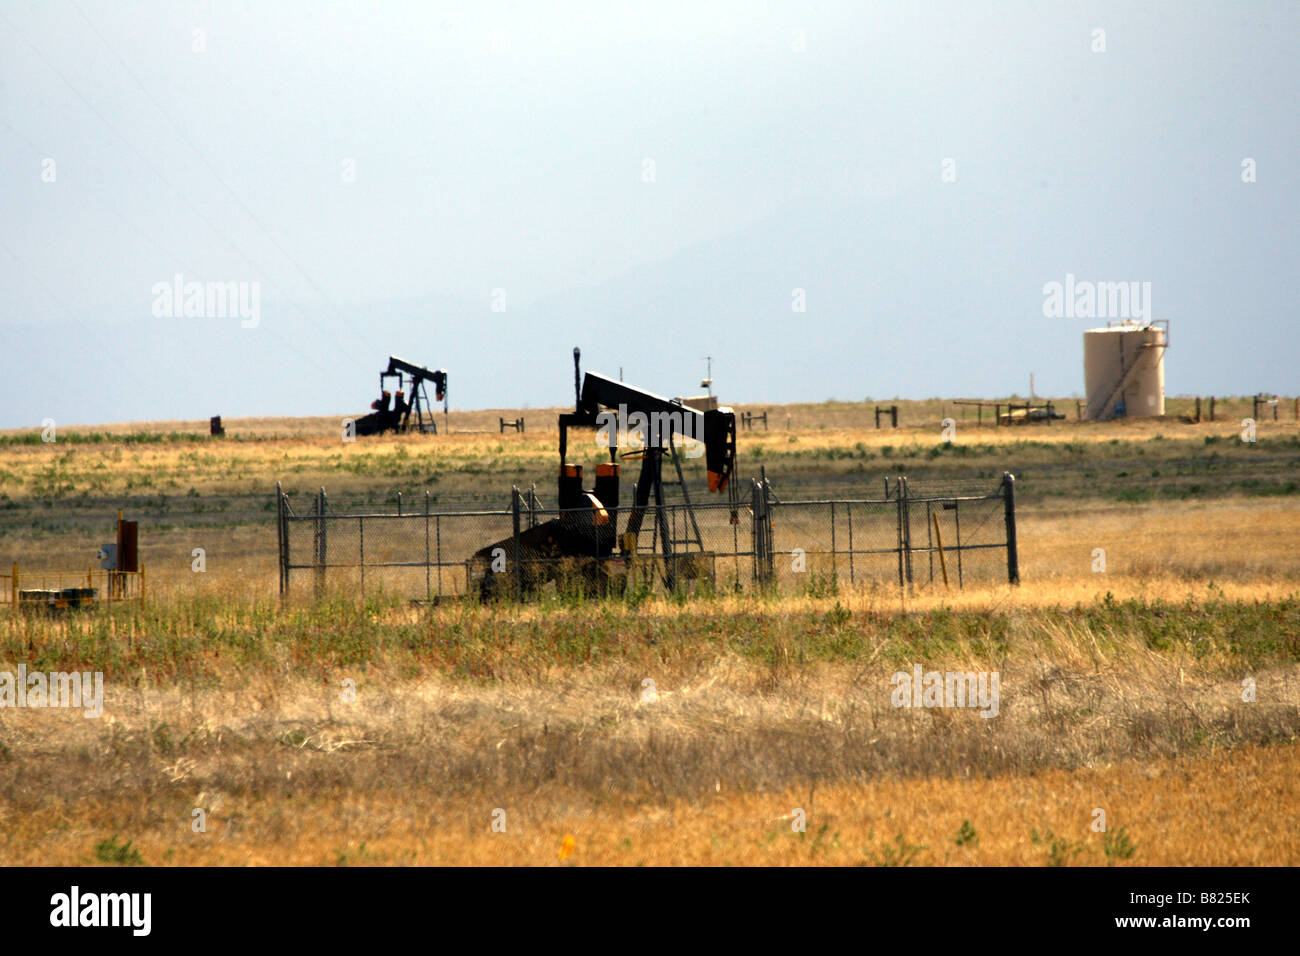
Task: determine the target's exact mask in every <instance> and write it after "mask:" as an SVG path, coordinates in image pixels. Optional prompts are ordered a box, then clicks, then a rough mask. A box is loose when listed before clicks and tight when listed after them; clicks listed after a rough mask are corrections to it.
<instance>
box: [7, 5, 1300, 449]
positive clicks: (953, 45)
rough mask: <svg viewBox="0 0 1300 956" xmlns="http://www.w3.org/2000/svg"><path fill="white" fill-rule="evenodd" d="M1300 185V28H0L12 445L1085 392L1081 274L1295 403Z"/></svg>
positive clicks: (1196, 368)
mask: <svg viewBox="0 0 1300 956" xmlns="http://www.w3.org/2000/svg"><path fill="white" fill-rule="evenodd" d="M1298 165H1300V4H1296V3H1294V2H1277V3H1268V2H1245V3H1226V2H1225V3H1218V4H1195V3H1185V2H1182V3H1142V4H1138V3H1116V4H1105V3H1065V2H1042V3H1021V4H1017V3H1007V4H996V5H992V4H990V5H985V4H982V3H978V2H974V0H963V2H953V3H897V4H867V3H847V4H835V3H823V2H818V3H777V2H773V3H756V2H753V0H750V2H738V3H703V2H700V0H694V2H686V3H667V2H654V3H647V4H618V3H609V2H605V3H591V4H579V3H573V4H559V3H546V2H533V3H519V4H492V3H484V2H474V3H466V4H450V3H448V4H441V3H433V2H413V3H402V4H399V3H380V2H376V3H366V4H362V3H355V4H351V3H329V4H325V3H314V4H313V3H294V2H286V0H274V2H221V3H216V2H211V3H179V2H167V3H163V2H157V3H153V2H130V3H126V2H120V3H101V2H94V0H37V2H29V0H0V183H2V184H3V188H2V189H0V290H2V291H3V295H2V296H0V383H3V384H0V395H2V396H3V402H2V403H0V427H25V426H37V425H39V423H40V421H41V420H42V419H44V418H54V419H56V421H58V422H59V423H60V424H63V423H68V424H72V423H88V422H101V421H102V422H108V421H130V420H147V419H160V418H200V417H206V416H208V415H212V414H223V415H225V416H227V417H236V416H241V415H311V414H320V415H325V414H349V413H357V412H362V411H365V410H366V406H367V405H368V403H369V401H370V400H371V398H373V397H374V393H375V392H376V390H377V373H378V372H379V371H380V370H381V368H382V367H383V366H384V365H385V364H386V362H387V357H388V355H389V354H397V355H401V356H404V357H405V358H408V359H410V360H412V361H415V362H417V363H420V364H425V365H429V366H431V367H445V368H447V369H448V370H449V373H450V392H451V402H452V406H453V407H454V408H488V407H516V406H523V405H531V406H538V405H541V406H548V405H559V404H563V403H565V402H568V401H570V400H571V397H572V386H571V382H572V376H571V366H570V358H569V356H570V352H571V349H572V347H573V346H574V345H581V346H582V348H583V352H584V363H585V364H586V366H587V367H588V368H591V369H593V370H596V371H602V372H605V373H607V374H617V372H618V370H619V368H623V369H624V374H625V378H627V380H628V381H631V382H634V383H635V384H639V385H642V386H644V387H647V388H650V389H651V390H653V391H657V392H661V393H666V394H684V393H692V392H695V391H697V390H698V388H697V386H698V382H699V379H700V378H701V377H702V376H703V374H704V371H705V360H704V357H705V356H706V355H712V356H713V357H714V366H713V370H714V378H715V379H716V381H717V391H718V392H719V393H720V394H721V396H722V398H723V399H724V400H730V401H737V402H740V401H758V402H761V401H771V402H783V401H800V400H813V401H820V400H823V399H826V398H832V397H834V398H843V399H854V400H860V399H862V398H864V397H866V396H872V397H875V398H882V397H892V396H894V395H899V396H902V397H909V398H922V397H929V396H935V395H943V396H947V397H957V396H962V395H967V396H974V395H987V396H994V395H997V396H1005V395H1007V394H1010V393H1012V392H1019V393H1021V394H1024V393H1026V392H1027V389H1028V378H1029V374H1030V373H1031V372H1032V373H1035V375H1036V383H1037V389H1038V392H1039V393H1040V394H1055V395H1070V394H1073V393H1080V392H1081V391H1082V388H1083V381H1082V380H1083V362H1082V342H1081V340H1082V332H1083V330H1084V329H1087V328H1090V327H1093V326H1097V325H1104V324H1105V321H1104V318H1102V319H1100V320H1098V319H1097V318H1089V317H1087V316H1083V317H1080V316H1074V317H1054V316H1048V315H1045V314H1044V298H1045V296H1044V286H1045V285H1046V284H1048V283H1051V282H1060V283H1063V284H1064V283H1065V282H1066V277H1067V275H1073V276H1074V277H1075V280H1076V281H1077V282H1081V283H1082V282H1137V283H1150V286H1149V288H1150V301H1149V303H1147V304H1149V306H1150V310H1149V312H1148V313H1147V316H1146V317H1149V318H1155V319H1168V320H1169V321H1170V330H1171V342H1170V349H1169V352H1168V356H1167V359H1166V363H1167V368H1166V378H1167V387H1168V389H1169V391H1170V393H1175V394H1177V393H1187V394H1194V393H1198V392H1199V393H1201V394H1207V395H1208V394H1212V393H1214V394H1228V393H1233V394H1247V393H1252V392H1255V391H1260V390H1267V391H1270V392H1278V393H1283V394H1295V393H1296V392H1297V391H1300V381H1298V379H1300V374H1298V372H1297V370H1298V369H1300V346H1298V345H1297V335H1296V330H1297V307H1296V300H1297V289H1296V278H1297V275H1298V274H1300V268H1298V263H1300V258H1298V256H1297V253H1298V252H1300V242H1297V239H1298V237H1300V229H1298V228H1297V215H1298V214H1300V183H1298V177H1297V168H1298ZM1251 180H1253V181H1251ZM177 275H180V276H181V277H182V280H181V282H182V288H183V286H184V284H185V283H193V282H198V283H238V284H241V285H240V286H239V288H240V289H242V291H244V292H245V294H246V295H247V296H249V298H248V299H246V300H245V301H246V304H247V305H248V306H249V307H250V308H249V310H248V314H247V315H245V316H241V315H238V314H236V315H221V314H215V312H214V311H213V310H212V309H210V308H209V307H210V306H211V305H212V303H211V302H209V301H208V300H207V299H206V297H205V298H204V300H203V305H204V309H205V312H204V313H203V314H200V315H186V314H185V313H184V308H183V305H184V303H183V302H180V303H174V304H176V305H178V306H181V314H180V315H167V314H166V310H167V308H168V307H170V306H171V305H172V304H173V303H172V302H171V296H170V293H168V294H166V295H165V296H164V295H163V294H162V293H161V292H160V289H163V288H166V289H170V288H171V286H172V284H173V283H174V282H175V277H176V276H177ZM1139 288H1141V286H1139ZM204 289H205V291H206V287H204ZM254 293H255V294H256V298H255V299H254V298H252V296H253V295H254ZM160 297H162V298H165V299H166V301H165V302H161V301H160ZM254 303H255V304H256V310H255V312H256V314H255V315H253V314H252V312H253V311H254V310H252V308H251V306H252V305H253V304H254ZM160 312H161V313H163V314H159V313H160ZM1138 317H1142V316H1141V315H1139V316H1138Z"/></svg>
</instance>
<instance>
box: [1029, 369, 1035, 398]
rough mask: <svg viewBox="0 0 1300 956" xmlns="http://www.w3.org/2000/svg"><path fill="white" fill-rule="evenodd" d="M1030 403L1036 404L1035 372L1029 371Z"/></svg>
mask: <svg viewBox="0 0 1300 956" xmlns="http://www.w3.org/2000/svg"><path fill="white" fill-rule="evenodd" d="M1029 404H1030V405H1032V404H1034V373H1033V372H1030V373H1029Z"/></svg>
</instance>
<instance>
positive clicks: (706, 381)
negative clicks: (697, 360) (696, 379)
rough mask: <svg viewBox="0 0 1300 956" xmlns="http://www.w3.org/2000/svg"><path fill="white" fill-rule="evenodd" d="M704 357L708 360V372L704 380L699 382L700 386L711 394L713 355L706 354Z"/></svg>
mask: <svg viewBox="0 0 1300 956" xmlns="http://www.w3.org/2000/svg"><path fill="white" fill-rule="evenodd" d="M704 357H705V359H707V360H708V363H709V373H708V376H707V377H706V378H705V379H704V381H702V382H700V386H701V387H702V388H704V389H705V390H706V391H707V392H708V394H709V395H710V396H712V395H713V356H712V355H706V356H704Z"/></svg>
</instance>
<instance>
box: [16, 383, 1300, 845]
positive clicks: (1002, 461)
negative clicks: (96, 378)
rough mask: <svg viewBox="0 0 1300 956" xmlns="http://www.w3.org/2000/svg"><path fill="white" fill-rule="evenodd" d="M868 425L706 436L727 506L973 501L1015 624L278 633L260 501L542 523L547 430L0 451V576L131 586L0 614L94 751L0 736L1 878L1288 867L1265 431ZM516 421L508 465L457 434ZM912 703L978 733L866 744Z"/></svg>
mask: <svg viewBox="0 0 1300 956" xmlns="http://www.w3.org/2000/svg"><path fill="white" fill-rule="evenodd" d="M901 404H902V405H903V409H902V419H903V426H904V427H901V428H899V429H897V430H892V429H882V430H879V431H878V430H876V429H875V428H874V427H873V424H872V420H871V416H870V409H871V407H873V403H867V404H866V405H863V404H861V403H829V404H826V405H812V406H789V407H778V406H772V407H771V408H770V409H769V413H770V414H769V418H770V424H771V426H772V427H771V430H770V431H767V432H763V431H759V432H742V433H741V436H740V468H741V474H742V475H743V476H745V475H748V474H751V473H753V472H756V471H757V469H758V467H759V466H760V465H762V466H764V467H765V468H766V470H767V474H768V477H769V479H771V480H772V482H773V484H774V486H775V487H776V488H778V489H779V490H780V491H781V493H782V494H783V495H785V496H787V497H790V498H797V497H801V496H803V495H805V494H812V493H818V492H822V491H831V492H848V493H852V494H865V493H870V494H873V495H874V494H876V493H877V489H879V487H880V485H881V483H882V479H883V477H884V476H886V475H897V474H900V473H905V474H907V475H908V477H909V480H910V481H914V482H916V483H917V484H918V485H922V484H924V483H926V482H931V483H934V484H942V483H945V482H950V481H970V480H978V481H985V482H990V483H995V482H996V480H997V477H998V476H1000V475H1001V474H1002V472H1003V471H1011V472H1013V473H1015V474H1016V476H1017V494H1018V497H1019V502H1020V516H1019V522H1018V523H1019V541H1020V566H1021V576H1022V584H1021V586H1019V587H1017V588H1012V587H1010V586H1007V585H1005V584H997V583H996V582H985V583H982V584H980V585H979V586H973V587H968V588H966V589H963V590H951V591H943V590H939V589H938V588H935V587H924V588H918V589H916V590H915V591H913V592H912V593H910V594H904V593H901V591H900V589H899V588H898V587H897V585H896V584H895V585H894V586H892V587H890V586H884V585H880V584H879V583H877V584H876V585H873V586H869V587H863V588H852V587H849V586H847V585H846V583H845V582H843V581H841V582H839V583H838V585H837V586H835V587H833V588H832V589H830V590H829V591H826V592H824V593H818V594H815V595H812V594H810V595H807V596H786V597H764V596H744V597H734V596H732V597H722V596H718V597H703V598H699V599H695V600H689V601H685V602H682V601H675V600H670V599H662V598H651V599H649V600H645V601H639V602H636V603H632V602H624V601H619V600H613V601H603V602H602V601H592V602H588V601H582V600H574V599H570V598H567V597H560V596H554V595H553V596H547V597H543V598H542V599H541V600H540V601H538V602H534V603H532V604H528V605H525V606H521V607H512V606H509V605H505V606H494V607H489V608H482V607H478V606H475V605H470V604H464V603H460V602H451V603H449V604H444V605H442V606H439V607H417V606H412V605H410V604H409V603H407V602H406V601H404V600H402V599H401V597H400V596H399V595H396V594H392V595H385V594H374V595H371V596H370V597H369V598H368V599H366V600H364V601H362V600H358V599H355V598H349V597H348V596H347V595H335V596H333V597H331V598H330V599H328V600H325V601H321V602H312V601H308V600H297V601H292V602H290V603H288V604H286V605H283V606H282V605H281V604H280V603H279V601H278V599H277V588H276V571H275V528H274V525H273V522H272V519H273V516H274V511H273V507H274V506H273V501H272V492H273V490H274V486H275V482H276V481H282V482H283V483H284V485H285V487H286V489H288V490H289V491H291V492H292V493H295V494H301V495H306V494H309V493H311V492H313V491H315V489H316V488H317V487H320V486H324V487H326V489H327V490H328V491H329V494H330V496H331V502H332V503H337V505H338V507H339V508H340V509H347V508H352V507H361V506H373V507H384V508H388V507H391V506H392V503H393V502H394V501H395V495H396V493H397V492H399V491H400V492H401V493H402V494H403V495H404V496H408V500H409V499H418V500H420V501H422V500H423V496H424V494H425V492H426V491H427V492H429V494H430V497H431V498H433V497H434V496H437V503H438V505H439V507H447V508H449V507H453V506H455V505H456V504H457V503H461V502H484V501H492V502H494V506H498V507H499V506H500V505H501V504H502V503H503V502H504V500H505V497H506V494H507V492H508V490H509V487H510V485H511V484H520V485H524V486H526V485H528V484H529V483H530V482H536V483H537V484H538V486H539V493H542V494H544V495H548V494H553V489H552V488H551V484H550V483H551V478H550V476H552V475H553V472H554V464H555V457H554V456H555V448H554V412H553V411H536V410H526V411H522V412H521V411H518V410H510V411H502V412H496V411H492V412H479V413H453V414H452V416H451V426H452V434H450V435H440V436H436V437H435V436H410V437H399V438H379V439H362V440H359V441H358V442H356V443H353V444H344V443H343V442H341V441H340V439H339V435H338V432H337V428H338V422H337V420H335V419H306V420H274V419H266V420H253V421H238V420H232V421H228V422H227V428H228V433H229V434H228V437H227V438H226V439H224V440H213V439H209V438H208V437H207V436H206V435H204V434H202V433H201V432H202V431H204V430H205V426H206V423H203V426H204V427H201V426H200V424H199V423H148V424H135V425H127V426H113V427H103V428H99V427H93V428H92V427H86V428H77V427H69V428H67V429H61V430H60V432H59V440H58V441H57V442H56V443H53V444H44V443H41V442H40V441H39V439H37V440H36V441H33V440H32V432H30V431H28V432H11V433H7V434H0V570H5V569H7V568H8V566H9V565H10V564H11V563H13V562H20V563H21V564H22V566H23V567H24V568H25V569H31V570H32V571H34V570H35V569H40V568H48V569H63V570H68V571H78V570H81V571H84V569H85V568H86V567H87V566H88V565H89V564H90V563H92V562H93V559H94V551H95V548H96V547H97V546H98V544H99V543H101V542H103V541H107V540H110V539H111V536H112V521H113V518H114V516H115V514H116V511H117V509H118V508H122V509H124V510H125V511H126V512H127V515H128V517H134V518H138V519H139V520H140V521H141V543H142V553H143V557H144V560H145V562H146V564H147V566H148V568H149V582H150V600H149V602H148V604H147V605H146V606H145V607H144V608H135V607H120V608H115V609H113V610H111V611H108V610H105V609H102V608H100V609H96V610H93V611H90V612H86V613H83V614H79V615H72V616H64V617H39V616H37V617H33V616H22V615H15V614H13V613H11V612H10V611H9V610H8V609H4V610H0V672H3V671H14V670H16V669H17V667H18V666H19V664H25V665H26V667H27V668H28V669H29V670H33V671H34V670H47V671H48V670H73V669H76V670H89V671H102V672H103V674H104V682H105V696H104V714H103V716H102V717H101V718H99V719H96V720H88V719H85V718H84V717H83V716H82V715H81V713H80V712H79V711H75V710H37V709H23V710H20V709H12V708H0V860H3V861H4V862H6V863H11V864H54V863H71V864H79V863H86V864H112V865H121V864H129V863H132V862H144V863H149V864H178V865H194V864H222V865H242V864H254V865H261V864H295V865H297V864H304V865H308V864H312V865H314V864H327V865H334V864H360V865H368V864H430V863H434V864H437V863H445V864H531V865H548V864H553V865H570V864H578V865H582V864H594V865H601V864H604V865H639V864H644V865H674V864H708V865H724V864H735V865H768V864H778V865H785V864H790V865H807V864H831V865H844V864H865V865H907V864H912V865H1031V866H1038V865H1093V866H1106V865H1137V866H1142V865H1163V864H1175V865H1181V864H1191V865H1205V864H1231V865H1255V864H1278V865H1294V864H1296V863H1297V862H1300V828H1298V827H1297V823H1300V819H1298V817H1300V809H1297V808H1300V800H1297V784H1296V779H1297V774H1296V771H1297V770H1298V769H1300V739H1298V734H1300V671H1298V670H1297V665H1298V664H1300V548H1297V547H1296V545H1295V542H1296V540H1297V537H1298V536H1300V489H1298V488H1297V480H1300V427H1298V426H1297V423H1296V422H1295V421H1294V420H1292V419H1290V418H1289V417H1288V416H1289V414H1290V409H1289V407H1287V406H1283V409H1282V415H1281V419H1280V420H1279V421H1277V422H1276V423H1274V422H1272V421H1266V422H1261V423H1260V424H1259V429H1258V441H1257V442H1255V443H1253V444H1250V443H1244V442H1242V441H1240V437H1239V431H1240V418H1241V417H1244V415H1248V414H1249V413H1250V406H1249V403H1248V402H1247V403H1245V404H1244V408H1245V411H1244V412H1243V411H1242V408H1241V407H1239V406H1240V405H1241V403H1240V402H1237V403H1232V402H1225V403H1222V404H1221V405H1220V411H1219V417H1220V420H1219V421H1216V422H1215V423H1209V422H1202V423H1199V424H1191V423H1189V422H1184V421H1181V420H1179V417H1178V416H1179V415H1183V414H1186V410H1185V409H1178V408H1177V407H1175V411H1176V414H1171V416H1170V417H1169V418H1167V419H1164V420H1160V421H1146V422H1140V421H1132V422H1127V423H1122V424H1105V425H1093V424H1088V423H1075V422H1073V421H1070V420H1067V421H1064V422H1056V423H1054V424H1053V425H1051V426H1026V427H1015V428H995V427H991V426H989V425H987V424H986V425H984V426H983V427H979V426H977V425H975V424H974V422H973V421H963V420H962V418H961V416H960V414H954V410H953V408H952V407H951V406H947V407H945V403H943V402H940V401H939V400H935V401H934V402H929V403H901ZM1064 406H1065V403H1062V411H1069V413H1070V416H1071V417H1073V405H1072V403H1071V404H1070V405H1069V408H1068V409H1067V408H1066V407H1064ZM753 408H755V409H756V410H758V411H762V410H763V407H762V406H753ZM945 411H946V412H947V414H949V415H954V417H956V418H957V421H958V426H957V427H958V432H957V441H956V442H954V443H953V444H952V445H947V444H945V443H943V442H941V441H940V439H939V434H938V433H939V420H940V418H941V417H943V414H944V412H945ZM519 414H523V415H524V416H526V418H527V420H528V432H527V433H526V434H525V435H504V436H502V435H498V434H495V424H496V419H497V417H498V415H502V416H504V417H507V418H513V417H516V416H517V415H519ZM1234 418H1235V419H1236V420H1235V421H1234V420H1233V419H1234ZM440 424H441V423H440ZM489 427H490V430H489ZM458 429H459V433H458ZM579 454H580V455H583V454H586V453H583V452H582V451H581V450H579ZM588 458H589V460H593V461H594V460H595V459H596V454H595V449H592V451H591V452H590V454H589V455H588ZM693 464H696V465H697V463H693ZM199 546H201V547H203V548H204V549H205V550H206V552H207V561H208V570H207V571H206V572H205V573H204V574H195V573H193V572H192V571H191V570H190V561H191V558H190V554H191V549H192V548H194V547H199ZM1098 548H1101V549H1104V550H1105V552H1106V570H1105V572H1104V573H1098V572H1097V571H1095V570H1094V562H1095V557H1094V550H1095V549H1098ZM914 665H921V666H922V667H923V668H924V670H926V671H931V670H935V671H947V670H955V671H974V672H991V671H996V672H998V674H999V675H1000V682H1001V683H1000V705H999V710H998V713H997V716H996V717H994V718H988V719H986V718H983V717H981V716H980V714H979V712H978V711H977V710H973V709H955V708H954V709H942V708H938V709H935V708H931V709H924V708H921V709H917V708H899V707H895V706H894V705H893V702H892V701H891V689H892V679H893V675H894V674H895V673H897V672H900V671H901V672H905V673H906V672H910V671H911V669H912V667H913V666H914ZM1247 679H1249V681H1250V682H1251V684H1250V686H1251V687H1253V690H1254V693H1253V695H1252V694H1247V693H1245V687H1246V685H1244V684H1243V681H1246V680H1247ZM647 681H650V682H653V683H652V684H651V685H647V683H646V682H647ZM345 682H350V683H349V684H346V685H345ZM647 686H649V687H650V688H651V690H652V691H653V693H649V692H647ZM351 687H354V688H355V699H350V697H349V694H350V690H349V688H351ZM1244 697H1252V698H1253V699H1244ZM196 809H197V810H201V811H202V816H203V819H204V822H205V824H206V828H205V830H204V831H203V832H196V830H195V829H194V827H193V825H192V824H193V823H194V821H195V816H194V811H195V810H196ZM1098 809H1101V810H1104V811H1105V814H1106V820H1107V828H1106V831H1105V832H1099V831H1097V830H1095V829H1094V828H1093V826H1092V824H1093V820H1094V818H1095V811H1096V810H1098ZM497 811H500V813H497ZM801 816H802V819H803V820H804V822H805V825H804V828H803V830H802V831H800V830H798V829H796V828H795V826H794V824H795V823H796V822H797V821H798V820H799V819H800V818H801ZM494 820H496V821H497V824H498V826H497V828H496V829H495V830H494V828H493V822H494ZM566 837H572V842H571V843H569V842H566V840H565V838H566ZM128 842H129V844H130V845H129V847H128V846H127V844H128ZM562 846H565V847H569V846H571V847H572V849H571V850H569V851H566V852H563V853H562V852H561V847H562Z"/></svg>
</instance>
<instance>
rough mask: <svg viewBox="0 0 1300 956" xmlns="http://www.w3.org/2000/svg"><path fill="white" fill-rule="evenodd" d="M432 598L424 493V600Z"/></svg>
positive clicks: (427, 524)
mask: <svg viewBox="0 0 1300 956" xmlns="http://www.w3.org/2000/svg"><path fill="white" fill-rule="evenodd" d="M432 597H433V585H432V582H431V581H430V580H429V492H427V491H426V492H425V493H424V599H425V600H426V601H428V600H430V599H431V598H432Z"/></svg>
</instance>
